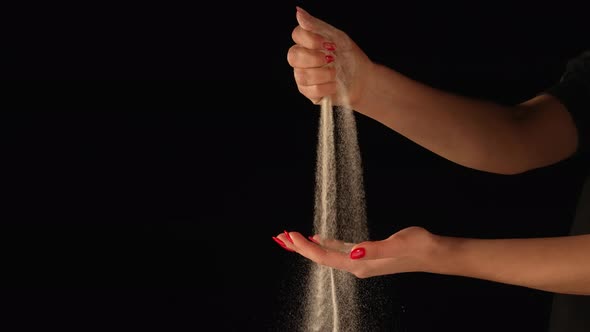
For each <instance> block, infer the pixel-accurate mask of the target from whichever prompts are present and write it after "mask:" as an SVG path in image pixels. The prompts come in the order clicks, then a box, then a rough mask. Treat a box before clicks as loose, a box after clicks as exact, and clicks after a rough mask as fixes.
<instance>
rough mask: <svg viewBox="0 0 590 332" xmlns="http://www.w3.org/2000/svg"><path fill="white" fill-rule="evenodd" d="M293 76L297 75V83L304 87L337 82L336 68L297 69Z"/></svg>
mask: <svg viewBox="0 0 590 332" xmlns="http://www.w3.org/2000/svg"><path fill="white" fill-rule="evenodd" d="M293 74H294V75H295V82H297V84H298V85H303V86H309V85H317V84H324V83H330V82H336V68H334V67H331V66H328V67H321V68H295V69H294V70H293Z"/></svg>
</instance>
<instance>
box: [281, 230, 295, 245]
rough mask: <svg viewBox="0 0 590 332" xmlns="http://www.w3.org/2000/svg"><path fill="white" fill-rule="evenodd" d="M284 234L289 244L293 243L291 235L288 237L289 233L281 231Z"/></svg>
mask: <svg viewBox="0 0 590 332" xmlns="http://www.w3.org/2000/svg"><path fill="white" fill-rule="evenodd" d="M283 232H284V233H285V236H286V237H287V240H289V242H291V243H294V242H293V239H292V238H291V235H289V232H287V231H283Z"/></svg>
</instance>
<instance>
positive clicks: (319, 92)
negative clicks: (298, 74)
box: [297, 82, 338, 103]
mask: <svg viewBox="0 0 590 332" xmlns="http://www.w3.org/2000/svg"><path fill="white" fill-rule="evenodd" d="M297 88H298V89H299V92H301V94H302V95H304V96H306V97H307V98H309V99H310V100H312V101H314V103H316V101H317V103H319V102H320V100H321V99H322V98H323V97H326V96H332V95H335V94H336V92H337V91H338V85H337V84H336V82H331V83H324V84H316V85H308V86H303V85H298V86H297Z"/></svg>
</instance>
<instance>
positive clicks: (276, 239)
mask: <svg viewBox="0 0 590 332" xmlns="http://www.w3.org/2000/svg"><path fill="white" fill-rule="evenodd" d="M272 239H273V240H275V242H276V243H278V244H279V245H280V246H281V247H282V248H283V249H285V250H287V251H291V252H294V251H295V250H292V249H289V247H287V245H286V244H285V242H283V241H281V240H280V239H279V238H277V237H274V236H273V237H272Z"/></svg>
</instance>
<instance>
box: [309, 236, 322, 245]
mask: <svg viewBox="0 0 590 332" xmlns="http://www.w3.org/2000/svg"><path fill="white" fill-rule="evenodd" d="M307 238H308V239H309V240H310V241H311V242H313V243H315V244H320V243H319V242H318V241H316V239H314V238H313V236H311V235H310V236H308V237H307Z"/></svg>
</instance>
